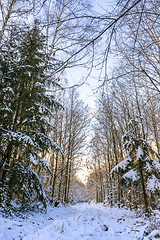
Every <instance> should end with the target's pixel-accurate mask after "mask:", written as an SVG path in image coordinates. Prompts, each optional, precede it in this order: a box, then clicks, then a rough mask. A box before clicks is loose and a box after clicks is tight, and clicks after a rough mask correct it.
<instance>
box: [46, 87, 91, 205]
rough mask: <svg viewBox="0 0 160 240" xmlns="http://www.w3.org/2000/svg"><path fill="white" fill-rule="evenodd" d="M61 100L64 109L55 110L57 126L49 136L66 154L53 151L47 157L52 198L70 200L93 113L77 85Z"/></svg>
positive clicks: (66, 201)
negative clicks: (82, 98) (57, 153)
mask: <svg viewBox="0 0 160 240" xmlns="http://www.w3.org/2000/svg"><path fill="white" fill-rule="evenodd" d="M60 98H61V96H60ZM61 100H62V101H63V105H64V106H65V107H64V110H61V111H56V112H55V117H54V119H53V124H54V126H55V129H54V131H53V132H51V133H50V137H51V138H53V139H54V141H56V142H57V143H58V145H59V146H60V147H61V149H62V151H63V153H64V156H61V155H58V156H56V155H55V154H54V155H53V156H50V158H49V159H48V163H49V166H50V168H51V170H52V172H53V173H52V174H53V175H52V178H51V182H50V183H49V185H50V184H51V186H49V185H48V187H49V188H50V190H49V193H48V194H49V196H50V197H49V198H50V199H51V201H55V200H58V201H60V202H65V203H68V202H69V201H70V197H71V195H72V194H71V192H70V190H71V185H72V186H73V184H74V183H73V181H74V179H75V177H74V175H75V174H76V172H77V170H78V169H79V167H80V164H81V159H82V157H83V156H84V155H85V150H86V144H87V137H88V127H89V123H90V117H89V109H88V107H87V106H85V104H84V103H83V102H82V101H81V100H80V99H79V95H78V92H77V91H76V89H74V88H73V89H71V90H69V91H66V92H65V93H64V95H63V98H61Z"/></svg>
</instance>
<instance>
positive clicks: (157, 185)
mask: <svg viewBox="0 0 160 240" xmlns="http://www.w3.org/2000/svg"><path fill="white" fill-rule="evenodd" d="M147 189H148V190H150V191H152V192H155V191H156V190H158V191H160V180H159V179H157V178H156V177H155V176H154V175H152V178H151V179H149V180H148V182H147Z"/></svg>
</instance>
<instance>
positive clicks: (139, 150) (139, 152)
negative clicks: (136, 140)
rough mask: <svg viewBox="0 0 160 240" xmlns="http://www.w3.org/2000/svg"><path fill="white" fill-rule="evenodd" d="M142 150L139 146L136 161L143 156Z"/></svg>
mask: <svg viewBox="0 0 160 240" xmlns="http://www.w3.org/2000/svg"><path fill="white" fill-rule="evenodd" d="M143 154H144V153H143V149H142V148H141V147H140V146H138V149H137V158H136V159H137V161H138V160H139V159H140V158H141V157H142V156H143Z"/></svg>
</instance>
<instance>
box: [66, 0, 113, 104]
mask: <svg viewBox="0 0 160 240" xmlns="http://www.w3.org/2000/svg"><path fill="white" fill-rule="evenodd" d="M111 4H113V1H111V0H94V2H93V6H94V10H95V11H96V12H99V13H101V14H103V13H105V9H107V10H108V9H109V8H110V7H111ZM101 40H102V39H100V40H99V43H100V41H101ZM113 65H114V59H111V58H109V61H108V70H107V71H108V72H109V71H110V69H111V67H112V66H113ZM87 75H88V71H87V70H86V69H85V68H83V67H74V68H73V69H70V70H67V71H66V76H65V77H66V78H67V79H68V81H69V86H73V85H75V84H77V82H83V80H84V79H86V77H87ZM98 77H99V71H97V70H95V69H93V70H92V72H91V74H90V76H89V77H88V78H87V79H86V80H85V82H84V84H83V85H82V86H80V87H78V90H79V93H80V98H81V99H82V100H83V101H84V102H85V103H86V104H88V106H89V107H90V108H91V109H94V108H95V100H96V92H97V89H98V86H99V85H101V84H102V82H98Z"/></svg>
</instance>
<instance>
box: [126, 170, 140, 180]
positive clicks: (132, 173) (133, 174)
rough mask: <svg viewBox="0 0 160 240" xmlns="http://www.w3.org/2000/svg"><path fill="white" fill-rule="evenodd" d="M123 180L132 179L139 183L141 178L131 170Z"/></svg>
mask: <svg viewBox="0 0 160 240" xmlns="http://www.w3.org/2000/svg"><path fill="white" fill-rule="evenodd" d="M123 178H131V179H132V180H133V181H137V180H138V179H139V176H138V174H137V172H136V171H135V170H130V171H129V172H127V173H125V174H124V176H123Z"/></svg>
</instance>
